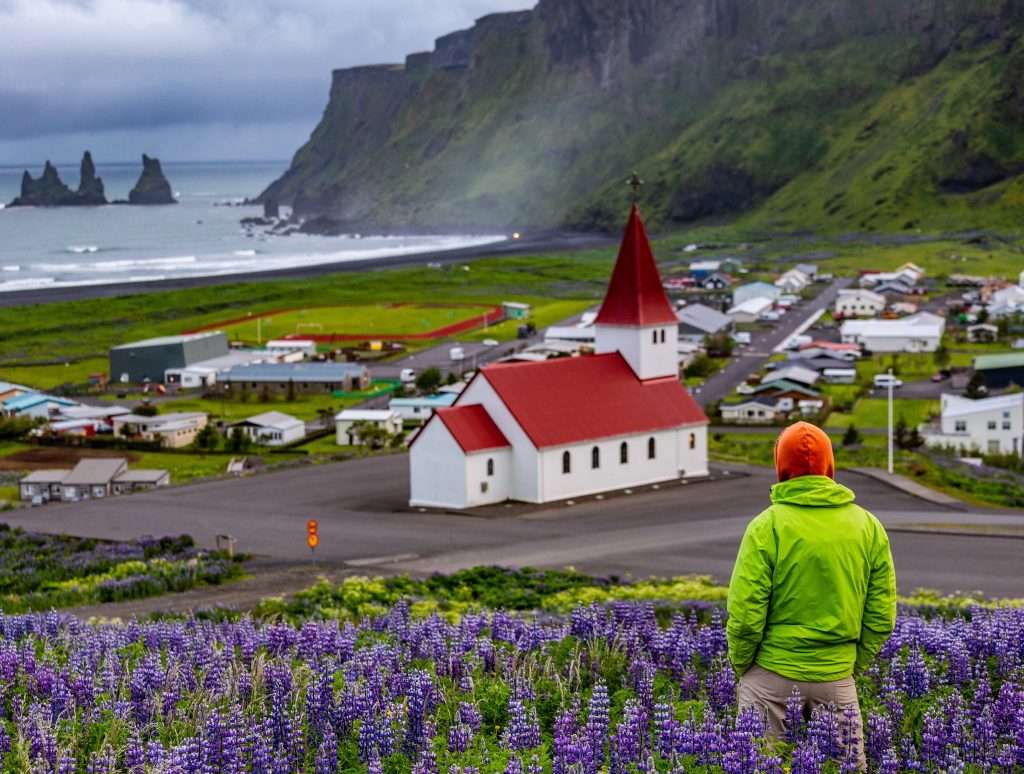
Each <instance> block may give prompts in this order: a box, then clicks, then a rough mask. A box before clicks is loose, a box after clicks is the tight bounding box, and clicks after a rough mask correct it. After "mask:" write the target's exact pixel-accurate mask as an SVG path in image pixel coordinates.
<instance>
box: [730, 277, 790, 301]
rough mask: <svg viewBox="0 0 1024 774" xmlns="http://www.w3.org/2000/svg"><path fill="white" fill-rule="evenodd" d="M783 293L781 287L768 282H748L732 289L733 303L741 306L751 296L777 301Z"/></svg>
mask: <svg viewBox="0 0 1024 774" xmlns="http://www.w3.org/2000/svg"><path fill="white" fill-rule="evenodd" d="M781 295H782V291H781V290H780V289H779V288H777V287H775V286H774V285H771V284H769V283H767V282H748V283H747V284H745V285H740V286H738V287H737V288H735V289H734V290H733V291H732V304H733V306H739V305H740V304H742V303H743V302H744V301H747V300H749V299H751V298H768V299H771V301H772V302H775V301H777V300H778V298H779V296H781Z"/></svg>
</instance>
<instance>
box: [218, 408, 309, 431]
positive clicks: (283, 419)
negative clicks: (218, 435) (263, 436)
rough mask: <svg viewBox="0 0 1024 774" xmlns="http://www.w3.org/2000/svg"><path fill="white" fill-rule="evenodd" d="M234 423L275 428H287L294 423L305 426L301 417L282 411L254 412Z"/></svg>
mask: <svg viewBox="0 0 1024 774" xmlns="http://www.w3.org/2000/svg"><path fill="white" fill-rule="evenodd" d="M234 425H236V426H237V425H257V426H258V427H270V428H273V429H275V430H287V429H288V428H290V427H295V425H302V426H303V427H305V423H304V422H303V421H302V420H301V419H296V418H295V417H293V416H292V415H291V414H285V413H284V412H283V411H264V412H263V413H262V414H256V415H255V416H251V417H248V418H247V419H243V420H242V421H240V422H235V423H234Z"/></svg>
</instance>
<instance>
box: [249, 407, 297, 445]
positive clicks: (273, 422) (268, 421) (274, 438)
mask: <svg viewBox="0 0 1024 774" xmlns="http://www.w3.org/2000/svg"><path fill="white" fill-rule="evenodd" d="M235 429H239V430H241V431H242V432H243V433H245V434H246V435H247V436H249V438H251V439H252V441H253V443H258V444H262V445H263V446H287V445H288V444H290V443H295V442H296V441H301V440H302V439H303V438H305V437H306V423H305V422H303V421H302V420H301V419H296V418H295V417H293V416H292V415H291V414H285V413H283V412H281V411H265V412H264V413H262V414H257V415H256V416H252V417H249V418H248V419H243V420H242V421H241V422H235V423H234V424H232V425H231V430H232V431H234V430H235Z"/></svg>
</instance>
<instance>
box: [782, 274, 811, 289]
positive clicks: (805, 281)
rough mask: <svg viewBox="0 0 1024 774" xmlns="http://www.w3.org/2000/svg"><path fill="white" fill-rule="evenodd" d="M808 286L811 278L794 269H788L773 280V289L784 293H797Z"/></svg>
mask: <svg viewBox="0 0 1024 774" xmlns="http://www.w3.org/2000/svg"><path fill="white" fill-rule="evenodd" d="M810 284H811V278H810V277H808V276H807V275H806V274H804V273H803V272H802V271H797V270H796V269H790V270H789V271H787V272H786V273H785V274H783V275H782V276H781V277H779V278H778V279H777V280H775V287H777V288H780V289H781V290H782V291H783V292H785V293H799V292H800V291H801V290H803V289H804V288H806V287H807V286H808V285H810Z"/></svg>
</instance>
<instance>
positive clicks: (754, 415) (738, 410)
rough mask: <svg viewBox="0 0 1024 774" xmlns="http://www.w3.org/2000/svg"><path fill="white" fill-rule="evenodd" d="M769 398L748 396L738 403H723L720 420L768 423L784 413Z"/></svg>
mask: <svg viewBox="0 0 1024 774" xmlns="http://www.w3.org/2000/svg"><path fill="white" fill-rule="evenodd" d="M775 404H776V401H774V400H772V399H771V398H763V397H762V398H749V399H747V400H743V401H740V402H738V403H723V404H721V407H720V410H721V412H722V421H723V422H726V423H727V424H744V425H770V424H772V423H773V422H775V421H776V420H777V419H781V418H782V417H783V416H784V414H783V413H782V412H780V411H779V410H778V409H777V408H776V405H775Z"/></svg>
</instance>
